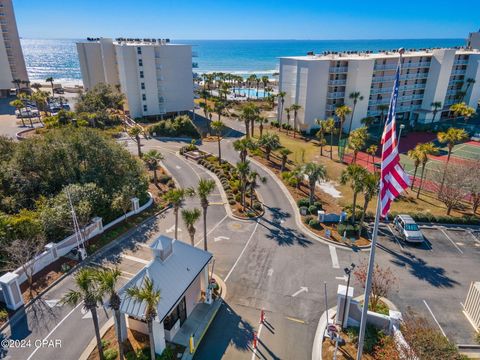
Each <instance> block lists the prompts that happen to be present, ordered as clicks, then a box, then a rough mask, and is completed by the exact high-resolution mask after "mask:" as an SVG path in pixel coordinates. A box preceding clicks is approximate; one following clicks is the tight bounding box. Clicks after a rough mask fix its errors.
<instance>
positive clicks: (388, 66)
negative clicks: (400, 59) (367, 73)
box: [373, 64, 397, 70]
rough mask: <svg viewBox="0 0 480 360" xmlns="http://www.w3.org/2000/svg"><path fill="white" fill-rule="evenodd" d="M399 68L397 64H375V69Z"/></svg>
mask: <svg viewBox="0 0 480 360" xmlns="http://www.w3.org/2000/svg"><path fill="white" fill-rule="evenodd" d="M396 68H397V64H385V65H384V64H377V65H375V66H374V68H373V69H374V70H395V69H396Z"/></svg>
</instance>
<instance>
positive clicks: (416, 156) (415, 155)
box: [407, 144, 422, 190]
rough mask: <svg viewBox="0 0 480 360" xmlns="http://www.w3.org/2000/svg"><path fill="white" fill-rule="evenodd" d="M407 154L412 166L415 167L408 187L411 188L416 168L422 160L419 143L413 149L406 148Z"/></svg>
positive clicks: (415, 175)
mask: <svg viewBox="0 0 480 360" xmlns="http://www.w3.org/2000/svg"><path fill="white" fill-rule="evenodd" d="M407 156H408V157H409V158H410V159H412V160H413V166H414V167H415V170H414V171H413V179H412V184H411V185H410V189H411V190H413V184H414V183H415V179H416V178H417V170H418V167H419V166H420V163H421V161H422V152H421V144H418V145H417V146H415V147H414V148H413V149H410V150H408V152H407Z"/></svg>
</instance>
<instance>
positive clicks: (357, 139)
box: [348, 126, 368, 164]
mask: <svg viewBox="0 0 480 360" xmlns="http://www.w3.org/2000/svg"><path fill="white" fill-rule="evenodd" d="M367 138H368V133H367V128H366V127H365V126H363V127H360V128H358V129H355V130H353V131H352V133H351V134H350V136H349V138H348V147H349V148H350V149H352V150H353V163H354V164H355V163H356V162H357V155H358V152H359V151H361V150H362V149H363V148H364V147H365V144H366V142H367Z"/></svg>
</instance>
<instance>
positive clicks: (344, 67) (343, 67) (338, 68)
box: [330, 66, 348, 73]
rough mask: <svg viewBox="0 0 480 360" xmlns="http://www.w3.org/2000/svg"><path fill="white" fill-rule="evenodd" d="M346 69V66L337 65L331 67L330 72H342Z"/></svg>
mask: <svg viewBox="0 0 480 360" xmlns="http://www.w3.org/2000/svg"><path fill="white" fill-rule="evenodd" d="M347 71H348V66H339V67H331V68H330V72H332V73H344V72H347Z"/></svg>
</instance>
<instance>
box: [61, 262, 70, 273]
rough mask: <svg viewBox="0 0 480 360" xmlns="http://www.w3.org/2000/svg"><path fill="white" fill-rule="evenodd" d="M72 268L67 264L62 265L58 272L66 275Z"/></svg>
mask: <svg viewBox="0 0 480 360" xmlns="http://www.w3.org/2000/svg"><path fill="white" fill-rule="evenodd" d="M71 268H72V267H71V266H70V265H68V264H67V263H64V264H62V266H61V267H60V271H61V272H63V273H66V272H68V271H69V270H70V269H71Z"/></svg>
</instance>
